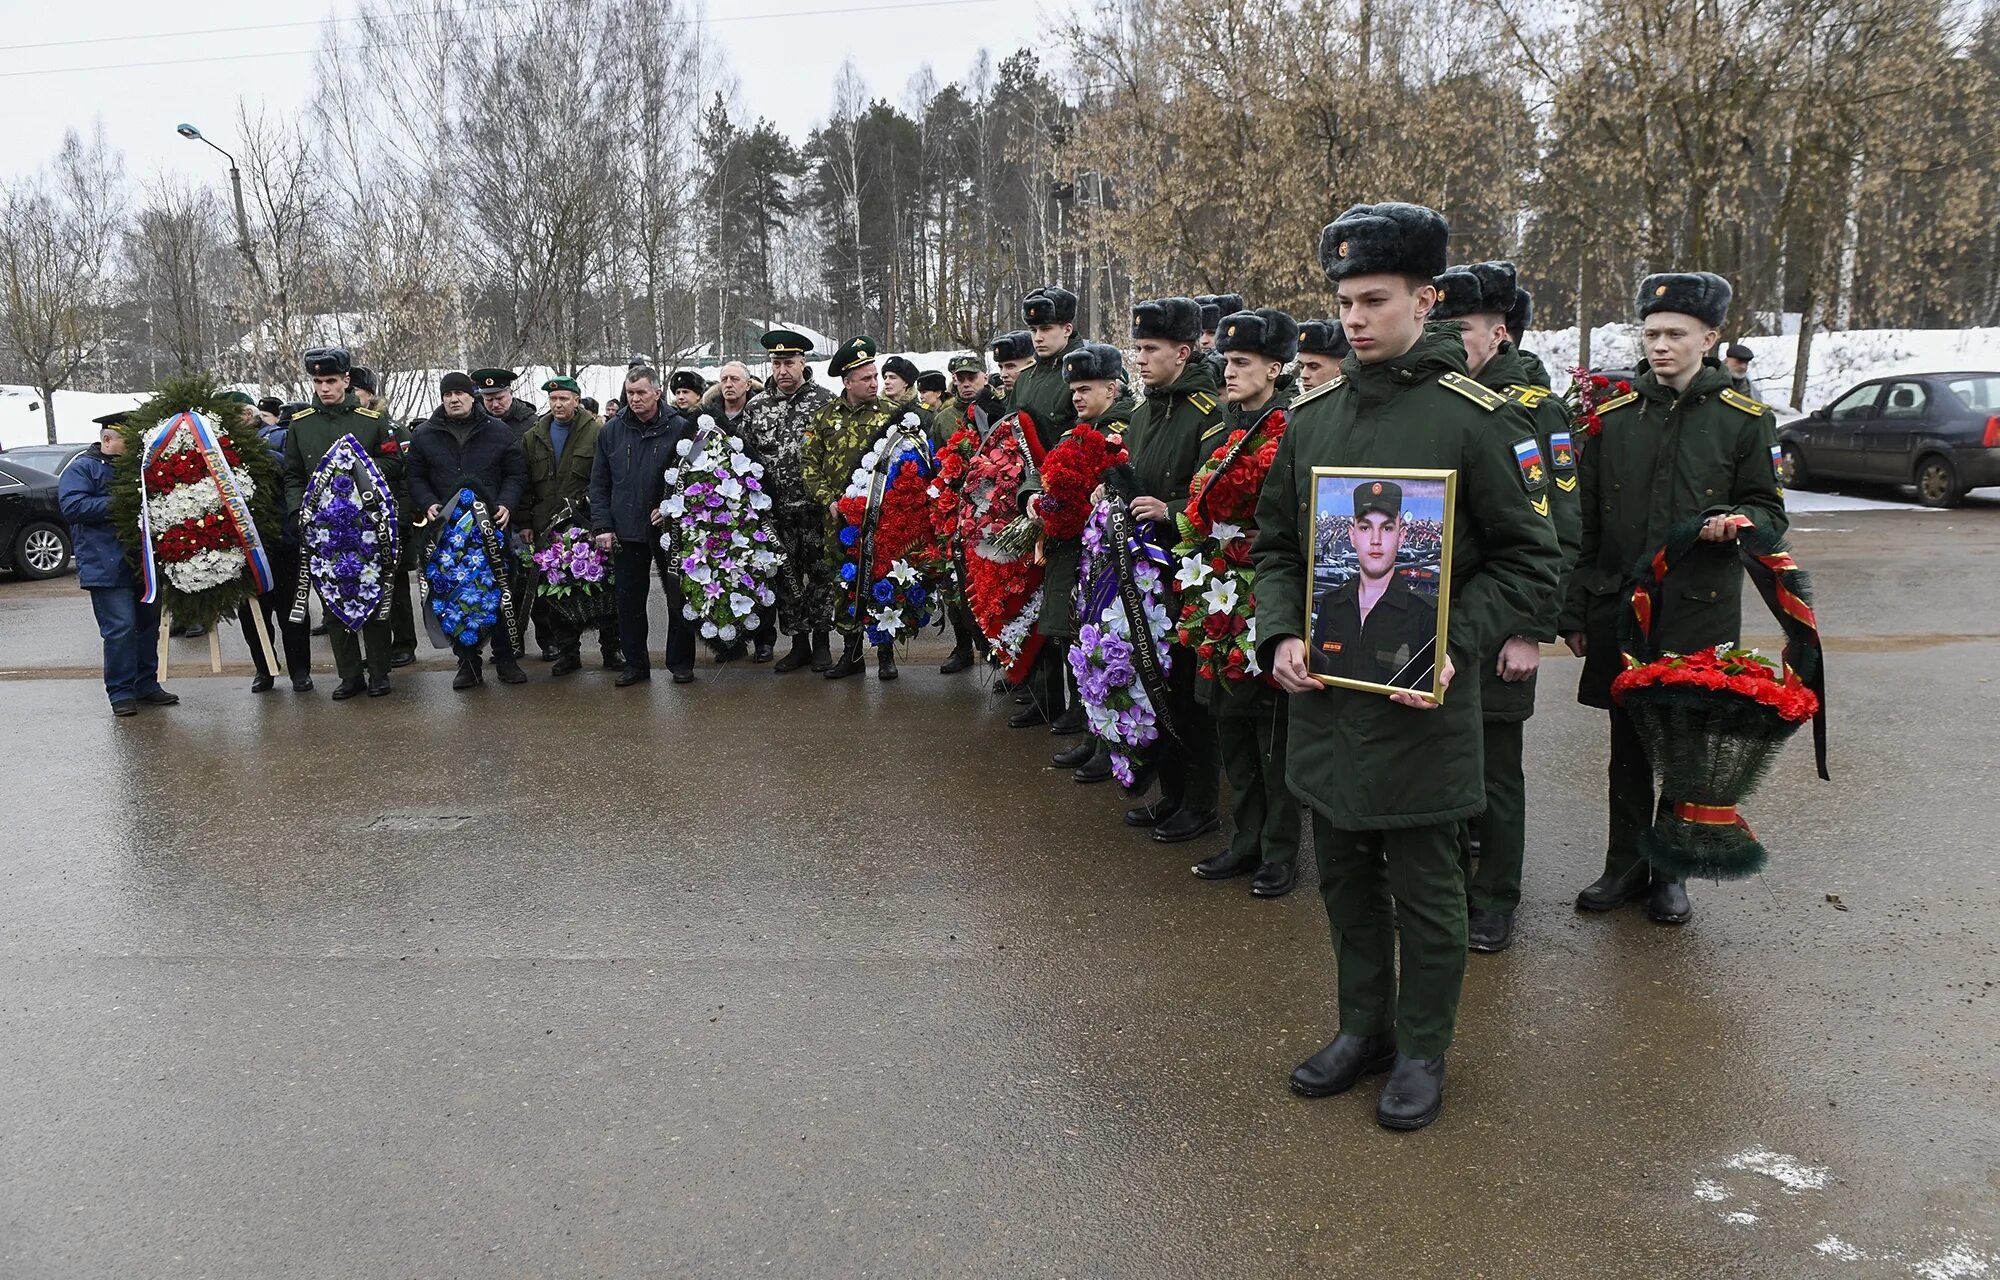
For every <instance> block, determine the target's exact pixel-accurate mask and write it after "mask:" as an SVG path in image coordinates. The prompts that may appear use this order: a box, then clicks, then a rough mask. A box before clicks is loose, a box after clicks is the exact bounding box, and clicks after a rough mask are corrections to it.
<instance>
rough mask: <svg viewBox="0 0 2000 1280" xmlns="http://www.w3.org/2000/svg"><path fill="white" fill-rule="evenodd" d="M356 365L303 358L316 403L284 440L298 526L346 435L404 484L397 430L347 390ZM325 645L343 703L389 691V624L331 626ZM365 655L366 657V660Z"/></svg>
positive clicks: (330, 354) (327, 354) (297, 416)
mask: <svg viewBox="0 0 2000 1280" xmlns="http://www.w3.org/2000/svg"><path fill="white" fill-rule="evenodd" d="M351 365H352V361H351V360H349V358H348V355H347V351H346V349H345V348H342V347H319V348H316V349H314V350H312V351H308V352H306V353H305V366H306V373H307V374H308V375H310V376H311V378H312V384H313V403H312V404H311V405H310V406H308V407H307V408H304V409H301V410H299V411H298V412H297V413H294V414H293V415H292V429H291V431H290V433H289V434H287V435H286V437H285V456H284V459H283V463H282V471H283V474H284V480H285V516H286V518H287V519H289V520H292V521H294V522H296V521H298V519H299V513H300V508H302V507H303V506H304V505H305V499H306V482H307V480H309V479H310V478H311V477H312V473H313V468H315V467H317V466H319V464H320V460H321V459H322V458H324V457H326V454H327V450H329V449H331V448H333V446H334V445H335V444H336V443H337V442H338V441H339V440H340V438H341V437H342V436H346V435H351V436H353V437H354V439H355V442H356V443H357V444H359V445H360V446H361V449H362V452H364V453H366V454H367V455H368V456H369V458H370V459H372V460H373V461H374V463H375V466H376V468H377V469H379V470H380V471H381V472H382V477H383V479H385V480H387V481H388V482H389V484H390V487H391V492H394V491H395V490H396V488H397V487H398V486H400V485H401V483H402V479H403V462H402V453H401V448H400V446H399V445H398V444H397V442H396V435H395V431H394V429H393V428H392V427H391V425H390V423H389V420H388V419H387V418H384V417H383V416H382V414H381V413H380V411H378V410H375V409H366V408H363V407H362V405H361V401H360V399H359V398H358V397H356V396H355V394H354V391H353V389H352V388H351V387H350V386H349V385H348V370H349V368H350V367H351ZM326 639H327V645H328V647H329V648H331V649H332V650H333V666H334V670H335V671H337V672H338V673H339V674H340V683H339V684H338V685H337V686H335V688H334V690H333V697H334V701H336V702H339V701H343V700H345V699H348V698H351V697H353V696H354V695H355V694H357V693H360V692H361V691H362V689H363V688H366V689H367V691H368V696H369V697H371V698H379V697H381V696H383V695H384V694H386V693H388V692H389V624H388V623H387V622H385V621H383V620H381V619H379V618H371V619H370V620H369V621H368V622H366V623H365V624H363V626H362V628H361V634H360V635H359V636H358V637H357V636H356V635H355V633H354V632H352V631H349V630H347V628H345V627H342V626H340V625H338V624H337V623H332V622H329V623H328V626H327V629H326ZM364 655H365V656H364Z"/></svg>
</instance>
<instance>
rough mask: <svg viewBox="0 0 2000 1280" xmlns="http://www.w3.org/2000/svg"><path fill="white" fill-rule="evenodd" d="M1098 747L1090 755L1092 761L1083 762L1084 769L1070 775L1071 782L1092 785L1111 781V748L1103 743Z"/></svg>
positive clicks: (1098, 744) (1097, 745)
mask: <svg viewBox="0 0 2000 1280" xmlns="http://www.w3.org/2000/svg"><path fill="white" fill-rule="evenodd" d="M1096 747H1097V749H1096V750H1094V751H1092V752H1091V753H1090V759H1088V760H1086V761H1084V762H1083V767H1082V768H1081V769H1078V770H1077V771H1076V772H1075V773H1072V774H1071V775H1069V780H1070V781H1071V782H1076V783H1092V782H1105V781H1108V780H1109V779H1110V777H1111V748H1110V747H1107V746H1105V745H1104V744H1103V743H1101V742H1100V743H1097V744H1096Z"/></svg>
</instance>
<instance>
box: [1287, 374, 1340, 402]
mask: <svg viewBox="0 0 2000 1280" xmlns="http://www.w3.org/2000/svg"><path fill="white" fill-rule="evenodd" d="M1345 381H1347V378H1346V375H1344V374H1338V373H1336V374H1334V375H1333V377H1332V378H1331V379H1330V380H1328V381H1326V382H1322V383H1320V384H1319V385H1318V386H1316V387H1313V388H1311V389H1309V390H1306V391H1301V392H1299V393H1298V394H1297V395H1295V396H1293V397H1292V402H1291V404H1289V405H1287V406H1286V408H1287V409H1288V410H1290V409H1296V408H1298V407H1299V406H1300V405H1302V404H1305V403H1306V402H1307V401H1309V400H1313V399H1316V398H1317V397H1319V396H1323V395H1325V394H1326V393H1327V392H1329V391H1331V390H1333V389H1334V388H1335V387H1337V386H1339V385H1340V384H1341V383H1343V382H1345Z"/></svg>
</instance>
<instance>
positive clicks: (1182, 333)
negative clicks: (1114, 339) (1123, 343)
mask: <svg viewBox="0 0 2000 1280" xmlns="http://www.w3.org/2000/svg"><path fill="white" fill-rule="evenodd" d="M1132 336H1133V337H1134V338H1157V339H1159V340H1161V341H1163V342H1186V343H1196V342H1200V341H1201V304H1200V303H1199V302H1196V301H1195V300H1194V299H1193V298H1154V299H1152V300H1151V301H1149V302H1142V303H1140V304H1139V305H1138V306H1136V307H1133V308H1132Z"/></svg>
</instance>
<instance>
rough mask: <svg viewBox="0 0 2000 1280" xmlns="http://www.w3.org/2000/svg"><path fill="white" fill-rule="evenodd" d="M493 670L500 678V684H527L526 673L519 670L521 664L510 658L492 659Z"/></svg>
mask: <svg viewBox="0 0 2000 1280" xmlns="http://www.w3.org/2000/svg"><path fill="white" fill-rule="evenodd" d="M493 670H494V673H495V674H497V675H498V676H499V677H500V683H501V684H526V683H528V673H527V672H525V671H523V670H521V664H520V663H518V662H516V661H514V660H513V659H512V658H495V659H493Z"/></svg>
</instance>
